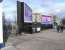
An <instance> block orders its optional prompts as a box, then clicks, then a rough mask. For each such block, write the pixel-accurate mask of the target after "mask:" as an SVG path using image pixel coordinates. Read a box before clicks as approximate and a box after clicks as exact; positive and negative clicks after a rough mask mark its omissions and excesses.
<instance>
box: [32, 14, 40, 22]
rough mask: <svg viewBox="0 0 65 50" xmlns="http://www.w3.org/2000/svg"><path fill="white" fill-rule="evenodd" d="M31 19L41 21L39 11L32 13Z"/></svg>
mask: <svg viewBox="0 0 65 50" xmlns="http://www.w3.org/2000/svg"><path fill="white" fill-rule="evenodd" d="M32 21H33V22H38V23H40V22H41V14H40V13H32Z"/></svg>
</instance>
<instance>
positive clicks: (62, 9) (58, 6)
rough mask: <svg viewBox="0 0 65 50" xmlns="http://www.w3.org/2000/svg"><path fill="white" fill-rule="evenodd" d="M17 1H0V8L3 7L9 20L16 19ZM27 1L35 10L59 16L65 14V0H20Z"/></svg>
mask: <svg viewBox="0 0 65 50" xmlns="http://www.w3.org/2000/svg"><path fill="white" fill-rule="evenodd" d="M16 1H17V0H3V2H2V3H0V5H1V6H0V8H1V7H3V11H4V12H5V17H6V19H8V20H12V21H14V20H15V16H16V13H17V11H16V9H17V8H16V5H17V4H16ZM19 1H24V2H25V3H27V4H28V5H29V6H30V7H31V8H32V10H33V12H40V13H42V14H44V15H48V14H53V15H57V16H62V17H64V16H65V0H19Z"/></svg>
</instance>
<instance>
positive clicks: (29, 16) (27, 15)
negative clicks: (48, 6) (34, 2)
mask: <svg viewBox="0 0 65 50" xmlns="http://www.w3.org/2000/svg"><path fill="white" fill-rule="evenodd" d="M24 22H26V23H32V9H31V8H30V7H29V6H28V5H27V4H24Z"/></svg>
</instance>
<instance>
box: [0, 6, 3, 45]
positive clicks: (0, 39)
mask: <svg viewBox="0 0 65 50" xmlns="http://www.w3.org/2000/svg"><path fill="white" fill-rule="evenodd" d="M2 43H3V23H2V8H1V7H0V44H2Z"/></svg>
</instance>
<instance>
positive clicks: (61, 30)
mask: <svg viewBox="0 0 65 50" xmlns="http://www.w3.org/2000/svg"><path fill="white" fill-rule="evenodd" d="M60 27H61V28H60V32H63V30H64V26H63V24H62V23H61V26H60Z"/></svg>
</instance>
